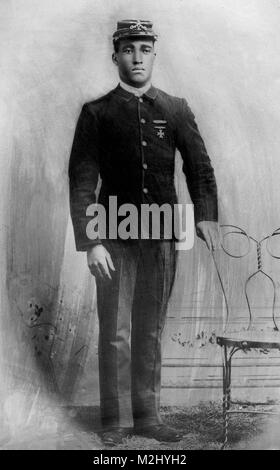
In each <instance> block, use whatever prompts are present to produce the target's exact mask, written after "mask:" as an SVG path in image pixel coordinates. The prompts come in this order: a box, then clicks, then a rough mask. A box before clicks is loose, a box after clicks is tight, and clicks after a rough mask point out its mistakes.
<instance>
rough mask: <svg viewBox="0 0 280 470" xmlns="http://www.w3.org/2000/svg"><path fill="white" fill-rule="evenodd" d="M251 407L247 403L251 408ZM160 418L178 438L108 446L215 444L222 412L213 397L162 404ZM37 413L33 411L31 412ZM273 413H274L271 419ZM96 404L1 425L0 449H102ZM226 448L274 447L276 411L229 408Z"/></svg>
mask: <svg viewBox="0 0 280 470" xmlns="http://www.w3.org/2000/svg"><path fill="white" fill-rule="evenodd" d="M251 409H252V408H251ZM161 412H162V416H163V419H164V421H165V422H167V423H168V424H170V425H172V426H173V427H175V428H177V429H180V430H184V434H185V435H186V437H184V438H183V439H182V440H181V441H180V442H177V443H172V444H168V445H167V444H162V443H159V442H157V441H156V440H154V439H146V438H142V437H139V436H133V437H131V438H128V439H126V440H125V441H124V442H123V443H122V444H121V445H119V446H117V447H115V448H114V449H123V450H125V449H134V450H140V449H144V450H148V449H161V450H163V449H181V450H199V449H203V450H206V449H219V448H220V446H221V439H222V415H221V404H220V403H219V402H209V403H202V404H200V405H198V406H193V407H189V408H185V407H162V409H161ZM37 418H38V416H37ZM275 418H276V419H275ZM99 429H100V427H99V418H98V409H97V408H96V407H64V408H59V409H58V408H56V409H55V410H48V413H46V410H45V411H44V416H43V418H42V419H41V420H40V419H37V421H36V425H35V424H34V421H33V422H29V423H28V425H25V426H17V428H16V429H15V428H14V429H12V430H11V429H8V428H7V427H6V428H4V429H2V430H1V434H0V449H2V450H4V449H5V450H9V449H11V450H15V449H17V450H19V449H24V450H45V449H46V450H47V449H49V450H58V449H61V450H63V449H64V450H76V449H77V450H94V449H105V448H106V447H104V446H103V444H102V442H101V440H100V438H99V436H98V430H99ZM229 429H230V431H229V446H228V449H280V417H275V416H270V417H267V416H266V415H263V414H257V415H253V414H249V415H248V414H241V413H240V414H234V415H231V418H230V428H229Z"/></svg>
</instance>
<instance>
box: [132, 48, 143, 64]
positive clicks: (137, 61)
mask: <svg viewBox="0 0 280 470" xmlns="http://www.w3.org/2000/svg"><path fill="white" fill-rule="evenodd" d="M133 63H134V64H142V53H141V51H134V54H133Z"/></svg>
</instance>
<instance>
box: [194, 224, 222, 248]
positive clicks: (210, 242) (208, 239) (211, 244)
mask: <svg viewBox="0 0 280 470" xmlns="http://www.w3.org/2000/svg"><path fill="white" fill-rule="evenodd" d="M196 233H197V236H198V237H199V238H201V239H202V240H204V241H205V243H206V245H207V248H209V250H213V251H214V250H217V249H218V248H220V246H221V234H220V226H219V223H218V222H213V221H211V220H202V221H201V222H198V223H197V224H196Z"/></svg>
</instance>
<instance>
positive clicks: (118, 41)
mask: <svg viewBox="0 0 280 470" xmlns="http://www.w3.org/2000/svg"><path fill="white" fill-rule="evenodd" d="M127 39H131V40H132V41H137V40H140V39H146V41H147V39H148V41H151V42H152V43H153V46H154V44H155V39H151V38H145V36H143V38H142V37H139V38H137V39H135V36H134V37H133V36H132V37H131V38H129V37H127V38H123V39H118V40H117V41H113V46H114V52H119V49H120V43H121V41H126V40H127Z"/></svg>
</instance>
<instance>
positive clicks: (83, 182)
mask: <svg viewBox="0 0 280 470" xmlns="http://www.w3.org/2000/svg"><path fill="white" fill-rule="evenodd" d="M96 121H97V119H96V117H95V116H94V115H93V114H92V113H90V111H89V110H88V106H87V105H84V106H83V108H82V111H81V113H80V116H79V119H78V122H77V126H76V130H75V135H74V140H73V145H72V150H71V155H70V161H69V171H68V174H69V185H70V188H69V189H70V213H71V218H72V223H73V229H74V236H75V243H76V249H77V251H86V250H87V249H88V248H90V247H91V246H95V245H97V244H101V241H100V239H99V238H97V239H95V240H91V239H89V238H88V237H87V234H86V227H87V224H88V222H89V221H90V220H91V219H92V217H89V216H86V211H87V208H88V206H89V205H90V204H94V203H96V188H97V184H98V177H99V165H98V160H99V158H98V157H99V156H98V153H99V150H98V132H97V122H96Z"/></svg>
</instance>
